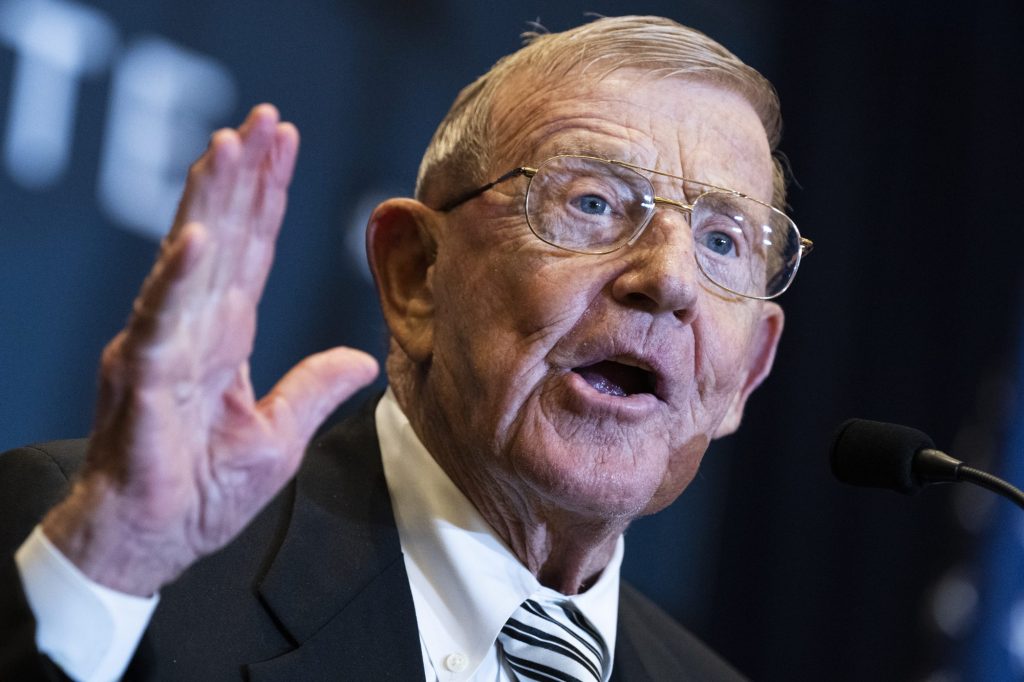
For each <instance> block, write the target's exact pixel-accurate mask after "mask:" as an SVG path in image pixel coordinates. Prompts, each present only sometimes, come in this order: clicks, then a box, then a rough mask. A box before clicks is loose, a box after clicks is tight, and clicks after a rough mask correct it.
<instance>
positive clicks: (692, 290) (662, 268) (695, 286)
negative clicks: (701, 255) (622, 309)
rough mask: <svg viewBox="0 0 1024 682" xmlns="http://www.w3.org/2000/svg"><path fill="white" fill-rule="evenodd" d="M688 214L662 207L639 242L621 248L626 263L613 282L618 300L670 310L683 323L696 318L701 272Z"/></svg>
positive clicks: (648, 308) (654, 310) (655, 310)
mask: <svg viewBox="0 0 1024 682" xmlns="http://www.w3.org/2000/svg"><path fill="white" fill-rule="evenodd" d="M666 209H668V210H666ZM688 217H689V215H688V212H684V211H682V210H672V209H671V208H670V207H668V206H665V207H659V209H658V210H657V211H656V212H655V214H654V216H653V217H652V218H651V222H650V224H649V225H648V226H647V228H646V229H645V230H644V232H643V233H642V234H641V235H640V236H639V238H638V239H637V240H636V242H635V243H633V244H632V245H631V246H627V247H625V248H624V249H622V251H621V252H620V253H621V254H622V255H623V256H624V257H625V258H626V259H627V262H626V267H625V268H624V269H623V270H622V271H620V272H619V273H618V275H617V276H616V278H615V280H614V281H613V282H612V296H613V297H614V298H615V300H617V301H618V302H619V303H621V304H623V305H626V306H629V307H633V308H640V309H642V310H644V311H647V312H651V313H666V312H670V313H672V314H673V315H675V316H676V318H678V319H679V320H680V321H681V322H683V323H687V324H688V323H690V322H692V321H693V320H694V318H695V317H696V315H697V292H698V290H699V286H700V285H699V282H698V278H699V277H700V276H701V275H700V273H699V272H698V271H697V262H696V260H694V256H693V248H694V246H693V236H692V234H691V232H690V226H689V224H688V223H687V218H688Z"/></svg>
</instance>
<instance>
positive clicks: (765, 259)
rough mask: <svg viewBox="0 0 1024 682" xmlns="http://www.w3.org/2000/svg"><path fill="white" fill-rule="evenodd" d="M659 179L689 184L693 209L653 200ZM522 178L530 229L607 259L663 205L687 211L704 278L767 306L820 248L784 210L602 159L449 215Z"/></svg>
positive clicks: (564, 157)
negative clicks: (509, 187)
mask: <svg viewBox="0 0 1024 682" xmlns="http://www.w3.org/2000/svg"><path fill="white" fill-rule="evenodd" d="M645 173H646V174H652V175H659V176H663V177H667V178H673V179H675V180H679V181H681V182H682V183H683V194H684V196H686V197H689V196H694V197H696V198H695V199H694V200H693V202H692V203H686V202H685V201H678V200H675V199H667V198H665V197H660V196H658V195H656V194H655V191H654V185H653V184H652V183H651V179H650V178H649V177H648V176H647V175H645ZM519 176H524V177H526V178H528V179H529V181H530V182H529V185H528V186H527V189H526V200H525V207H524V210H525V213H526V222H527V224H528V225H529V227H530V230H531V231H532V232H533V234H534V235H536V236H537V238H538V239H540V240H542V241H544V242H546V243H548V244H551V245H552V246H555V247H558V248H560V249H564V250H566V251H572V252H574V253H583V254H592V255H599V254H606V253H611V252H613V251H616V250H618V249H621V248H622V247H624V246H626V245H627V244H633V243H634V242H635V241H636V240H637V239H639V238H640V235H641V234H643V231H644V229H645V228H646V227H647V225H648V224H649V223H650V222H651V218H652V217H653V216H654V212H655V209H656V207H657V206H658V204H662V205H665V206H669V207H672V208H676V209H679V210H682V211H685V212H687V213H689V216H690V220H689V222H690V229H691V230H692V232H693V241H694V247H695V248H694V255H695V257H696V260H697V265H698V267H699V268H700V270H701V272H703V273H704V275H705V276H706V277H707V278H708V279H709V280H711V282H713V283H714V284H716V285H718V286H719V287H721V288H723V289H725V290H726V291H728V292H730V293H733V294H736V295H739V296H744V297H747V298H756V299H760V300H768V299H772V298H775V297H776V296H779V295H780V294H782V293H783V292H784V291H786V289H787V288H789V285H790V284H792V282H793V278H794V277H795V276H796V271H797V269H798V268H799V267H800V260H801V258H802V257H804V256H806V255H808V254H809V253H810V252H811V249H812V248H813V246H814V244H813V242H811V240H810V239H807V238H805V237H802V236H800V230H799V229H797V226H796V223H794V222H793V221H792V219H790V218H789V216H787V215H786V214H785V213H783V212H782V211H780V210H779V209H777V208H775V207H773V206H771V205H769V204H766V203H764V202H762V201H759V200H757V199H754V198H753V197H750V196H747V195H745V194H743V193H741V192H737V191H735V190H730V189H726V188H724V187H717V186H715V185H710V184H708V183H705V182H698V181H696V180H690V179H688V178H684V177H680V176H678V175H672V174H670V173H665V172H663V171H658V170H653V169H650V168H643V167H641V166H635V165H633V164H631V163H626V162H625V161H612V160H609V159H602V158H599V157H596V156H585V155H576V154H560V155H558V156H553V157H551V158H549V159H547V160H546V161H544V162H543V163H541V164H540V165H539V166H537V167H536V168H531V167H528V166H520V167H519V168H513V169H512V170H510V171H509V172H507V173H505V174H504V175H502V176H501V177H499V178H498V179H497V180H494V181H493V182H489V183H487V184H486V185H483V186H482V187H478V188H477V189H474V190H472V191H471V192H467V193H466V194H463V195H461V196H459V197H458V198H456V199H454V200H452V201H450V202H448V203H447V204H445V205H444V206H442V207H441V208H440V209H439V210H441V211H444V212H447V211H451V210H452V209H454V208H456V207H458V206H460V205H462V204H464V203H466V202H467V201H469V200H470V199H473V198H475V197H478V196H480V195H481V194H483V193H484V192H486V191H488V190H489V189H491V188H492V187H494V186H496V185H499V184H501V183H503V182H506V181H508V180H511V179H513V178H517V177H519Z"/></svg>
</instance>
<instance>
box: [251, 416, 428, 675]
mask: <svg viewBox="0 0 1024 682" xmlns="http://www.w3.org/2000/svg"><path fill="white" fill-rule="evenodd" d="M375 406H376V401H372V402H371V403H370V404H369V405H367V406H366V407H365V408H364V410H363V411H362V413H361V414H359V415H358V416H356V417H353V418H351V419H349V420H347V421H346V422H343V423H342V424H341V425H340V426H339V427H336V428H335V429H332V430H331V431H330V432H329V433H328V435H327V436H325V437H324V438H323V439H321V440H319V441H318V442H317V443H316V444H315V445H313V446H311V448H310V451H309V452H308V453H307V455H306V461H305V462H304V464H303V467H302V469H301V471H300V472H299V475H298V477H297V479H296V495H295V504H294V508H293V511H292V516H291V519H290V521H289V524H288V530H287V532H286V534H285V538H284V541H283V542H282V544H281V547H280V550H279V551H278V552H277V555H276V556H275V557H274V559H273V561H272V563H271V565H270V567H269V569H268V571H267V573H266V575H265V576H264V578H263V580H262V581H261V583H260V585H259V587H258V592H259V595H260V599H261V600H262V601H263V603H264V605H265V606H266V608H267V609H268V610H269V611H270V612H271V614H272V615H273V617H274V618H275V619H276V621H277V622H278V623H279V624H280V625H281V627H282V629H283V630H284V631H285V633H286V634H287V636H288V637H290V638H291V639H292V640H293V641H294V642H295V644H296V647H297V648H296V649H294V650H293V651H291V652H289V653H287V654H285V655H283V656H279V657H277V658H274V659H271V660H269V661H263V662H261V663H254V664H252V665H250V666H248V670H249V674H250V677H251V679H253V680H259V681H264V680H266V681H270V680H295V679H308V680H314V679H332V678H333V679H395V680H412V679H422V677H423V659H422V656H421V651H420V643H419V634H418V630H417V628H416V615H415V609H414V607H413V602H412V595H411V594H410V591H409V581H408V577H407V575H406V572H405V564H404V561H403V559H402V552H401V548H400V546H399V540H398V531H397V529H396V528H395V520H394V516H393V514H392V511H391V500H390V497H389V496H388V491H387V485H386V482H385V480H384V472H383V469H382V466H381V461H380V449H379V446H378V443H377V434H376V429H375V428H374V422H373V411H374V407H375ZM382 671H384V672H382Z"/></svg>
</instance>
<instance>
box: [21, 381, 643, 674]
mask: <svg viewBox="0 0 1024 682" xmlns="http://www.w3.org/2000/svg"><path fill="white" fill-rule="evenodd" d="M375 418H376V424H377V433H378V436H379V439H380V449H381V455H382V458H383V462H384V475H385V478H386V480H387V484H388V491H389V492H390V494H391V500H392V507H393V509H394V513H395V521H396V523H397V526H398V533H399V538H400V541H401V547H402V551H403V553H404V556H405V566H406V570H407V572H408V574H409V585H410V587H411V589H412V597H413V603H414V604H415V608H416V624H417V626H418V628H419V632H420V643H421V649H422V652H423V666H424V675H425V677H424V679H425V680H428V681H429V682H433V681H435V680H436V681H437V682H465V681H469V680H472V681H473V682H484V681H486V682H507V681H510V680H511V679H512V678H511V677H510V676H509V673H508V670H507V669H506V668H505V667H504V666H503V665H502V664H501V662H500V661H499V660H498V653H497V648H496V646H495V641H496V640H497V637H498V632H499V631H500V630H501V627H502V625H504V623H505V621H506V620H507V619H508V617H509V616H510V615H512V612H513V611H515V610H516V608H518V606H519V604H520V603H522V602H523V601H524V600H525V599H527V598H529V597H535V598H539V599H543V598H545V597H556V596H560V595H558V594H557V593H556V592H555V591H553V590H550V589H549V588H546V587H544V586H542V585H541V584H540V583H539V582H537V579H536V578H534V576H533V575H532V574H531V573H530V572H529V571H528V570H527V569H526V567H524V566H523V565H522V564H521V563H520V562H519V560H518V559H517V558H516V557H515V555H514V554H513V553H512V551H511V550H510V549H509V548H508V547H507V546H506V545H505V544H504V543H503V542H502V541H501V540H500V539H499V538H498V536H497V535H496V534H495V532H494V530H493V529H492V528H491V527H490V526H489V525H488V524H487V523H486V522H485V521H484V520H483V518H482V517H481V516H480V514H479V513H478V512H477V510H476V508H475V507H473V505H472V504H471V503H470V502H469V500H468V499H466V497H465V496H464V495H463V494H462V493H461V492H460V491H459V490H458V488H456V487H455V484H454V483H452V481H451V479H449V478H448V476H447V475H446V474H445V473H444V471H443V470H442V469H441V467H440V466H438V465H437V463H436V462H435V461H434V458H433V457H431V456H430V454H429V453H428V452H427V451H426V448H424V447H423V445H422V444H421V443H420V441H419V439H418V438H417V437H416V434H415V433H414V432H413V430H412V427H411V426H410V424H409V420H408V419H407V418H406V416H405V415H404V414H403V413H402V411H401V408H399V406H398V403H397V402H396V401H395V398H394V396H393V394H392V393H391V390H390V389H388V391H387V393H386V394H385V396H384V398H383V399H382V400H381V402H380V403H379V404H378V406H377V411H376V414H375ZM622 553H623V541H622V539H621V538H620V539H619V541H618V543H617V545H616V549H615V553H614V555H613V557H612V560H611V562H610V563H609V564H608V566H607V567H606V568H605V570H604V571H603V572H602V574H601V576H600V577H599V578H598V580H597V582H596V583H595V584H594V585H593V586H592V587H591V588H590V589H589V590H587V592H585V593H584V594H582V595H577V596H573V597H569V599H570V600H571V601H573V603H575V604H576V606H577V607H578V608H579V609H580V610H581V611H582V612H583V614H584V615H586V617H587V618H588V619H589V620H590V621H591V622H592V623H593V624H594V626H595V627H596V628H597V629H598V631H599V632H600V633H601V634H602V636H603V637H604V638H605V641H606V643H607V644H608V649H609V654H610V653H611V652H613V651H614V649H615V627H616V620H617V617H618V595H619V566H620V564H621V563H622ZM15 560H16V563H17V566H18V571H19V573H20V575H21V580H22V584H23V586H24V589H25V595H26V598H27V600H28V603H29V606H30V607H31V609H32V612H33V614H34V615H35V618H36V645H37V646H38V647H39V650H40V651H42V652H43V653H45V654H46V655H47V656H49V657H50V659H51V660H53V661H54V662H55V663H56V664H57V665H59V666H60V667H61V668H62V669H63V670H64V672H65V673H66V674H67V675H68V676H69V677H71V678H72V679H74V680H76V681H80V682H110V681H111V680H116V679H118V678H120V676H121V675H122V674H123V673H124V670H125V668H127V666H128V663H129V662H130V661H131V657H132V655H133V654H134V651H135V647H136V646H138V642H139V640H140V639H141V637H142V634H143V632H144V631H145V629H146V626H147V625H148V624H149V619H150V617H151V616H152V613H153V610H154V609H155V608H156V605H157V602H158V597H157V596H156V595H154V596H153V597H149V598H140V597H135V596H132V595H127V594H123V593H120V592H116V591H114V590H111V589H109V588H106V587H104V586H103V585H99V584H98V583H95V582H93V581H92V580H90V579H89V578H87V577H86V576H85V575H84V574H82V572H81V571H79V570H78V568H77V567H75V565H74V564H72V563H71V562H70V561H68V560H67V559H66V558H65V557H64V556H63V555H62V554H61V553H60V551H59V550H58V549H57V548H56V547H54V546H53V545H52V543H50V541H49V540H48V539H47V538H46V536H45V535H44V534H43V532H42V531H41V530H40V528H38V527H37V528H36V529H35V530H34V531H33V533H32V535H30V536H29V538H28V539H27V540H26V541H25V543H24V544H23V545H22V546H21V548H20V549H19V550H18V552H17V554H16V555H15ZM610 663H611V661H609V666H608V667H609V670H610V668H611V666H610Z"/></svg>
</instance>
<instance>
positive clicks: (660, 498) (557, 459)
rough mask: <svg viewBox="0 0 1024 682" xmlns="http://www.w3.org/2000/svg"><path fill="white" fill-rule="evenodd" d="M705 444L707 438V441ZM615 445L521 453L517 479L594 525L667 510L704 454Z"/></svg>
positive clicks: (563, 445)
mask: <svg viewBox="0 0 1024 682" xmlns="http://www.w3.org/2000/svg"><path fill="white" fill-rule="evenodd" d="M703 442H704V443H705V444H706V442H707V441H706V439H703ZM702 454H703V448H701V449H700V452H699V454H696V453H694V452H693V451H692V450H689V449H688V451H687V452H685V453H676V454H670V453H666V452H665V451H664V450H663V449H660V448H642V447H641V448H636V449H634V448H630V447H628V446H626V447H624V446H622V445H621V444H616V443H608V442H605V443H601V444H593V443H591V442H585V443H570V444H566V443H564V442H563V443H559V444H557V445H555V446H554V447H550V448H543V449H531V450H530V451H522V452H520V453H519V456H517V457H515V458H514V459H513V462H514V469H515V475H516V477H517V478H519V479H520V480H522V481H523V482H525V483H526V484H527V486H529V488H531V489H532V490H533V491H534V492H535V493H536V494H537V495H538V496H539V497H540V498H542V499H543V500H545V502H547V503H548V504H550V505H552V506H557V507H560V508H562V509H564V510H565V511H568V512H572V513H576V514H580V515H583V516H588V517H593V518H594V520H595V521H596V520H599V519H603V520H612V519H616V520H623V519H624V520H626V521H629V520H632V519H634V518H636V517H639V516H643V515H646V514H652V513H654V512H655V511H657V510H659V509H661V508H663V507H665V506H667V505H668V504H670V503H671V502H672V501H673V500H675V498H676V497H678V496H679V494H680V493H681V492H682V491H683V490H684V489H685V488H686V486H687V485H688V484H689V483H690V481H691V480H693V477H694V475H695V474H696V472H697V467H698V466H699V464H700V455H702Z"/></svg>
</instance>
